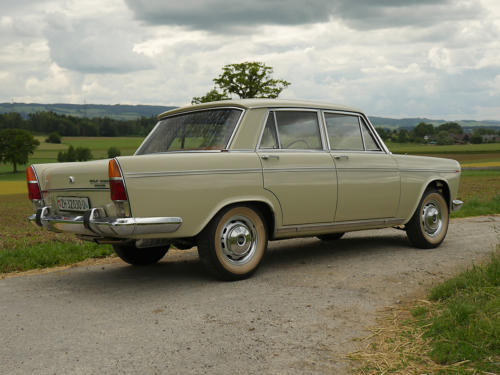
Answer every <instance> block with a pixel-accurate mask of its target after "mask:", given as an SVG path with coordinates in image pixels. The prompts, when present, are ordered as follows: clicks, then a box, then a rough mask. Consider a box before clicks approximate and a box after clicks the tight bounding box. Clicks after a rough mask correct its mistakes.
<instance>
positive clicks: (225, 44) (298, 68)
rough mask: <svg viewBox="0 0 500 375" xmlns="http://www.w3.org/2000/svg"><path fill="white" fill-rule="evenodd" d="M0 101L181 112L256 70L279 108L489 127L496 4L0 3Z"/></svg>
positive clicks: (304, 0)
mask: <svg viewBox="0 0 500 375" xmlns="http://www.w3.org/2000/svg"><path fill="white" fill-rule="evenodd" d="M0 43H1V53H0V102H12V101H15V102H38V103H56V102H64V103H84V102H86V103H99V104H117V103H121V104H160V105H184V104H189V102H190V101H191V98H192V97H193V96H201V95H203V94H205V93H206V92H207V91H209V90H210V89H211V88H212V87H213V82H212V78H214V77H216V76H217V75H218V74H219V73H220V71H221V67H222V66H223V65H225V64H230V63H236V62H243V61H262V62H264V63H266V64H267V65H271V66H273V67H274V75H275V77H277V78H283V79H286V80H288V81H290V82H291V83H292V85H291V86H290V87H289V88H287V89H286V90H285V91H284V92H283V93H282V95H281V97H282V98H298V99H308V100H320V101H327V102H333V103H340V104H346V105H350V106H355V107H359V108H361V109H363V110H364V111H365V112H367V113H368V114H369V115H375V116H377V115H378V116H389V117H413V116H427V117H431V118H444V119H497V120H500V2H499V1H498V0H252V1H240V0H231V1H229V0H227V1H223V0H176V1H168V0H2V1H1V3H0Z"/></svg>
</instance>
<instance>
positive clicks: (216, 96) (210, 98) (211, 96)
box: [191, 87, 231, 104]
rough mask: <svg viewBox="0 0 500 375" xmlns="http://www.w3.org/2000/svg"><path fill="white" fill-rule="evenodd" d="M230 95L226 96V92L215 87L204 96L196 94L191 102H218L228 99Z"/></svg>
mask: <svg viewBox="0 0 500 375" xmlns="http://www.w3.org/2000/svg"><path fill="white" fill-rule="evenodd" d="M228 99H231V98H230V97H228V96H226V94H224V93H220V92H218V91H217V89H216V88H215V87H214V88H213V89H212V90H210V91H209V92H207V93H206V95H204V96H195V97H194V98H193V100H191V104H200V103H208V102H216V101H219V100H228Z"/></svg>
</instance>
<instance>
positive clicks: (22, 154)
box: [0, 129, 40, 173]
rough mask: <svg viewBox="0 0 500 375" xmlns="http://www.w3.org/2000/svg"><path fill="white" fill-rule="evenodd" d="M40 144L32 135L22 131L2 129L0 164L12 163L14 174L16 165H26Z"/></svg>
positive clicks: (0, 133) (0, 136)
mask: <svg viewBox="0 0 500 375" xmlns="http://www.w3.org/2000/svg"><path fill="white" fill-rule="evenodd" d="M39 144H40V142H39V141H38V140H37V139H35V138H34V137H33V135H32V134H31V133H30V132H29V131H27V130H22V129H4V130H2V131H0V162H4V163H12V164H13V167H14V173H16V172H17V165H18V164H26V163H28V157H29V155H30V154H32V153H33V152H34V151H35V149H36V148H37V146H38V145H39Z"/></svg>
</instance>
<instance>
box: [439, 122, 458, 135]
mask: <svg viewBox="0 0 500 375" xmlns="http://www.w3.org/2000/svg"><path fill="white" fill-rule="evenodd" d="M442 130H445V131H447V132H448V133H449V134H463V132H464V130H463V129H462V127H461V126H460V125H459V124H457V123H456V122H445V123H444V124H441V125H439V126H438V128H437V131H438V132H440V131H442Z"/></svg>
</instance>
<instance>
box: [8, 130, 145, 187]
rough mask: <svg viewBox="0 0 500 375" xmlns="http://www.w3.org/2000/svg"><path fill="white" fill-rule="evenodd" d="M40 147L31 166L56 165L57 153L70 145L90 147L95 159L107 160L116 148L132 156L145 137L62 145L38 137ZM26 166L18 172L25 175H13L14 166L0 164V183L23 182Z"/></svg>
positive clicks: (74, 141)
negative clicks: (110, 151)
mask: <svg viewBox="0 0 500 375" xmlns="http://www.w3.org/2000/svg"><path fill="white" fill-rule="evenodd" d="M35 138H36V139H38V140H39V141H40V146H38V148H37V149H36V151H35V153H34V154H33V155H31V157H30V160H29V163H28V165H29V164H37V163H54V162H57V153H58V152H59V151H66V150H67V149H68V147H69V146H70V145H72V146H73V147H75V148H76V147H88V148H90V149H91V151H92V156H93V157H94V159H105V158H107V157H108V149H109V148H110V147H116V148H118V149H119V150H120V151H121V154H122V155H132V154H133V153H134V152H135V150H136V149H137V147H139V145H140V144H141V142H142V141H143V139H144V138H143V137H63V138H62V143H60V144H55V143H46V142H45V138H47V137H46V136H36V137H35ZM25 169H26V165H19V166H18V170H19V171H22V172H23V173H18V174H16V175H13V174H12V173H11V172H12V165H10V164H1V163H0V181H9V180H22V179H24V170H25Z"/></svg>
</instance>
